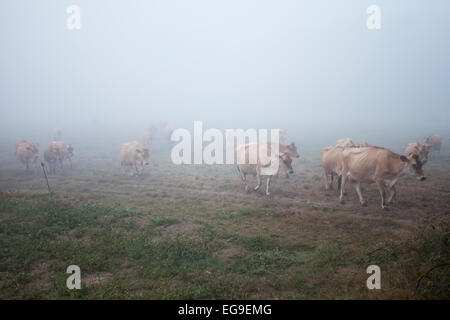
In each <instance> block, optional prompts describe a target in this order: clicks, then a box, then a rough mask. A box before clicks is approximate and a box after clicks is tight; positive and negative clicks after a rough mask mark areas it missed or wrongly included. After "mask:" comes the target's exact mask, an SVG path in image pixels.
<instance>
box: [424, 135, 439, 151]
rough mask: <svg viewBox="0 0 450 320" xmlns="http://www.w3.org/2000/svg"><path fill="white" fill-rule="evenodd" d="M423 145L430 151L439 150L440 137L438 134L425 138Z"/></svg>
mask: <svg viewBox="0 0 450 320" xmlns="http://www.w3.org/2000/svg"><path fill="white" fill-rule="evenodd" d="M425 145H427V146H429V147H430V152H440V151H441V146H442V137H441V136H440V135H438V134H433V135H432V136H429V137H426V138H425Z"/></svg>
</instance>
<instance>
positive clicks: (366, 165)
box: [340, 147, 425, 209]
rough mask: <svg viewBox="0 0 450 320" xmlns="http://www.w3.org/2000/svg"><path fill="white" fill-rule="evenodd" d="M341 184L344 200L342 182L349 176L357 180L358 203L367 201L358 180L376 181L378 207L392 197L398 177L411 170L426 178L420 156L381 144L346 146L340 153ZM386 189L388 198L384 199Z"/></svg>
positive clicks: (394, 193) (385, 205)
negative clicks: (378, 194) (357, 146)
mask: <svg viewBox="0 0 450 320" xmlns="http://www.w3.org/2000/svg"><path fill="white" fill-rule="evenodd" d="M342 155H343V156H342V185H341V195H340V200H341V202H343V195H344V188H345V183H346V181H347V180H348V179H351V180H352V181H355V182H356V192H357V193H358V197H359V201H360V202H361V205H363V206H366V205H367V202H366V201H365V200H364V199H363V196H362V194H361V182H369V183H370V182H375V183H376V184H377V186H378V190H379V192H380V195H381V207H382V208H383V209H385V208H386V207H387V204H389V203H390V202H391V201H392V200H393V199H394V197H395V195H396V193H397V191H396V189H395V184H396V183H397V181H398V179H399V178H400V177H401V176H403V175H404V174H406V173H407V172H410V173H411V174H413V175H415V176H416V177H417V179H418V180H420V181H423V180H425V176H424V174H423V170H422V162H421V161H420V159H419V156H417V155H415V154H410V155H408V156H403V155H399V154H396V153H394V152H392V151H390V150H388V149H385V148H380V147H368V148H346V149H344V150H343V152H342ZM386 191H387V193H388V199H387V201H386Z"/></svg>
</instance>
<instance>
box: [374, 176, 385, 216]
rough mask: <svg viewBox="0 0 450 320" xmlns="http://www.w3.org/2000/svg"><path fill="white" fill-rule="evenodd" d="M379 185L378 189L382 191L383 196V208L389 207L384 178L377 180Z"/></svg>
mask: <svg viewBox="0 0 450 320" xmlns="http://www.w3.org/2000/svg"><path fill="white" fill-rule="evenodd" d="M376 183H377V186H378V191H380V196H381V208H383V209H387V206H386V200H385V198H386V190H385V185H384V181H383V180H381V181H380V180H377V181H376Z"/></svg>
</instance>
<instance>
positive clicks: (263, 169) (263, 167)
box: [236, 142, 294, 195]
mask: <svg viewBox="0 0 450 320" xmlns="http://www.w3.org/2000/svg"><path fill="white" fill-rule="evenodd" d="M281 150H284V149H283V148H280V145H279V144H277V143H270V142H260V143H251V144H241V145H239V146H238V147H237V148H236V156H237V159H238V164H237V170H238V171H239V173H240V175H241V179H242V182H243V184H244V187H245V191H248V190H249V187H248V185H247V182H246V180H247V179H246V176H247V174H252V175H255V176H256V180H257V185H256V187H255V188H254V190H255V191H257V190H258V189H259V188H260V187H261V176H267V181H266V195H270V192H269V186H270V180H271V178H272V176H273V175H276V174H277V173H278V170H279V167H280V166H281V167H282V168H283V169H284V170H285V171H287V172H289V173H290V174H292V173H294V170H293V169H292V165H291V163H292V159H291V157H290V156H289V152H287V151H286V150H285V151H281ZM272 151H273V154H272V153H271V152H272ZM250 152H256V154H255V155H254V156H255V159H256V163H250V160H251V159H252V157H250ZM259 152H265V153H264V154H267V155H268V159H266V160H267V161H263V160H261V159H260V157H259ZM270 155H272V157H277V158H278V161H279V164H278V167H277V168H276V170H275V171H274V172H273V171H271V170H269V168H270V167H271V165H273V163H272V161H273V158H270ZM239 159H242V160H244V159H245V160H244V163H243V164H241V163H239Z"/></svg>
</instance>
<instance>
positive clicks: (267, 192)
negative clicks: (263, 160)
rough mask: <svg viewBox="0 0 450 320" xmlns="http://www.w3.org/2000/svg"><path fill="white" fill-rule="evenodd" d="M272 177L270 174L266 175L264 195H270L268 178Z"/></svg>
mask: <svg viewBox="0 0 450 320" xmlns="http://www.w3.org/2000/svg"><path fill="white" fill-rule="evenodd" d="M271 178H272V176H268V177H267V182H266V196H269V195H270V192H269V186H270V179H271Z"/></svg>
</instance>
